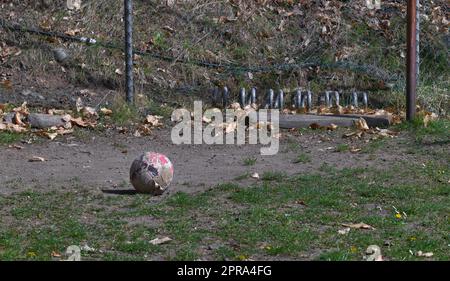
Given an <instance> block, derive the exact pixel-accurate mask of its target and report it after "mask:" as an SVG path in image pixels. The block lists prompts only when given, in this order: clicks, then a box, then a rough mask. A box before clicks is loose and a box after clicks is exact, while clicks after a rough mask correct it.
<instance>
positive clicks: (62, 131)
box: [56, 128, 73, 136]
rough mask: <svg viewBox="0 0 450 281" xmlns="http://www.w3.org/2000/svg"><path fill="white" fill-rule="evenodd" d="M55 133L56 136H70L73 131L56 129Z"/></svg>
mask: <svg viewBox="0 0 450 281" xmlns="http://www.w3.org/2000/svg"><path fill="white" fill-rule="evenodd" d="M56 133H57V134H58V135H61V136H62V135H67V134H72V133H73V129H65V128H58V129H57V130H56Z"/></svg>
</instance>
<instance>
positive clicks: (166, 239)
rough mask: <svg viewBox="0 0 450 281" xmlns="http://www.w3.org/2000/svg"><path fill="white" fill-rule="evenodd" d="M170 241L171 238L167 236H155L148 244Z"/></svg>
mask: <svg viewBox="0 0 450 281" xmlns="http://www.w3.org/2000/svg"><path fill="white" fill-rule="evenodd" d="M170 241H172V239H171V238H169V237H163V238H155V239H153V240H151V241H150V244H152V245H161V244H164V243H167V242H170Z"/></svg>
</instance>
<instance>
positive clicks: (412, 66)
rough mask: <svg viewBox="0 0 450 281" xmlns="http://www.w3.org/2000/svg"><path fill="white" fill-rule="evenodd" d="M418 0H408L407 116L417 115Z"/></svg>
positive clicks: (410, 117)
mask: <svg viewBox="0 0 450 281" xmlns="http://www.w3.org/2000/svg"><path fill="white" fill-rule="evenodd" d="M416 8H417V0H408V9H407V18H408V25H407V28H406V30H407V47H406V48H407V55H406V118H407V119H408V120H409V121H412V120H413V119H414V117H415V115H416V94H417V9H416Z"/></svg>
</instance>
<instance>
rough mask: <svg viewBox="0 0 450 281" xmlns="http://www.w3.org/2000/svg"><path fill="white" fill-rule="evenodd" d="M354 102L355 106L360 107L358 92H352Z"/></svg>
mask: <svg viewBox="0 0 450 281" xmlns="http://www.w3.org/2000/svg"><path fill="white" fill-rule="evenodd" d="M352 104H353V106H354V107H358V93H357V92H353V93H352Z"/></svg>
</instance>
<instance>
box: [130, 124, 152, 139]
mask: <svg viewBox="0 0 450 281" xmlns="http://www.w3.org/2000/svg"><path fill="white" fill-rule="evenodd" d="M151 132H152V129H151V127H150V125H149V124H143V125H139V127H138V129H137V130H136V131H135V132H134V136H135V137H140V136H148V135H150V134H151Z"/></svg>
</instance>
